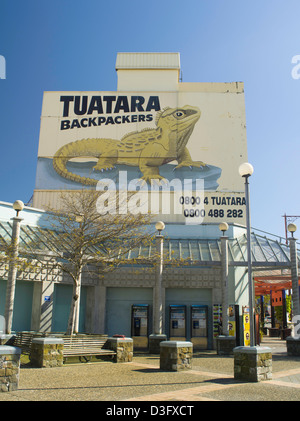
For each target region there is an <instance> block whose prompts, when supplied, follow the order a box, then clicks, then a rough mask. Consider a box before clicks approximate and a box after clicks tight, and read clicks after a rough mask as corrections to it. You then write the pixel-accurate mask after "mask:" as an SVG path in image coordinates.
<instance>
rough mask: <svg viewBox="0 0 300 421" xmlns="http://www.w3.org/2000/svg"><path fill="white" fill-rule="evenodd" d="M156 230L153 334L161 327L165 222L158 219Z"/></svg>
mask: <svg viewBox="0 0 300 421" xmlns="http://www.w3.org/2000/svg"><path fill="white" fill-rule="evenodd" d="M155 228H156V229H157V231H158V235H156V240H155V241H156V252H157V265H156V279H155V290H154V320H153V322H154V323H153V325H154V334H155V335H161V334H162V327H163V309H162V273H163V247H164V237H163V235H161V232H162V231H163V230H164V228H165V224H164V223H163V222H162V221H159V222H157V223H156V224H155Z"/></svg>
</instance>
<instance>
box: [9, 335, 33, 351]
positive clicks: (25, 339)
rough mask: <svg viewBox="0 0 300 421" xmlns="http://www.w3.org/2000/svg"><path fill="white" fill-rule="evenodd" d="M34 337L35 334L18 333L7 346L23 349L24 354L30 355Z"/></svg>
mask: <svg viewBox="0 0 300 421" xmlns="http://www.w3.org/2000/svg"><path fill="white" fill-rule="evenodd" d="M34 335H35V333H34V332H17V333H16V335H15V336H13V338H12V340H11V342H10V341H9V342H8V343H7V345H13V346H16V347H18V348H21V352H22V354H30V349H31V343H32V339H33V337H34Z"/></svg>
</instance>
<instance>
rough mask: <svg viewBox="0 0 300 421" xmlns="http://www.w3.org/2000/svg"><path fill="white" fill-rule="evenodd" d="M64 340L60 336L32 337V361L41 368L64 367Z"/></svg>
mask: <svg viewBox="0 0 300 421" xmlns="http://www.w3.org/2000/svg"><path fill="white" fill-rule="evenodd" d="M63 349H64V341H63V339H60V338H55V337H52V338H34V339H32V344H31V351H30V362H31V363H32V365H34V366H36V367H40V368H43V367H44V368H51V367H62V365H63Z"/></svg>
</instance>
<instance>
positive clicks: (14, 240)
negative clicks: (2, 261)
mask: <svg viewBox="0 0 300 421" xmlns="http://www.w3.org/2000/svg"><path fill="white" fill-rule="evenodd" d="M13 208H14V210H15V211H16V213H17V215H16V216H15V217H14V218H12V220H13V226H12V236H11V253H10V261H9V269H8V279H7V286H6V298H5V312H4V317H5V323H6V333H7V334H10V333H11V329H12V320H13V311H14V301H15V289H16V279H17V270H18V268H17V258H18V253H19V238H20V225H21V221H23V219H22V218H20V217H19V212H20V211H21V210H22V209H23V208H24V203H23V202H22V201H21V200H16V201H15V202H14V204H13Z"/></svg>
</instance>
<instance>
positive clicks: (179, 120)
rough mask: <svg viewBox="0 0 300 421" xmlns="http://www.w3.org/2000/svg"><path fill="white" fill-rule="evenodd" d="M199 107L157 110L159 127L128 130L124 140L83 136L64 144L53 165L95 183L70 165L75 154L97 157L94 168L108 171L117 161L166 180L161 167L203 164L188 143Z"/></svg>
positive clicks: (62, 173)
mask: <svg viewBox="0 0 300 421" xmlns="http://www.w3.org/2000/svg"><path fill="white" fill-rule="evenodd" d="M200 115H201V112H200V110H199V108H197V107H194V106H190V105H185V106H183V107H181V108H165V109H163V110H162V111H160V112H158V113H157V116H156V121H155V123H156V128H153V129H149V128H148V129H144V130H141V131H136V132H131V133H128V134H126V135H125V136H124V137H123V138H122V139H121V140H116V139H105V138H103V139H102V138H91V139H81V140H77V141H74V142H71V143H68V144H66V145H64V146H62V147H61V148H60V149H59V150H58V151H57V152H56V153H55V156H54V158H53V167H54V169H55V171H56V172H57V173H58V174H59V175H60V176H62V177H65V178H66V179H69V180H72V181H74V182H78V183H81V184H85V185H96V184H97V183H98V180H95V179H93V178H89V177H83V176H81V175H79V174H75V173H73V172H71V171H69V170H68V169H67V163H68V161H70V160H71V159H73V158H79V157H95V158H97V159H98V161H97V163H96V165H95V166H94V168H93V169H94V171H101V172H103V171H107V170H111V169H113V168H114V167H115V166H116V165H119V164H125V165H129V166H134V167H138V168H139V170H140V172H141V173H142V176H141V180H144V181H145V182H151V179H156V180H163V179H164V177H162V176H161V175H160V173H159V167H160V166H161V165H163V164H166V163H169V162H172V161H177V163H178V164H177V166H176V167H175V169H177V168H182V167H191V168H192V167H204V166H206V164H205V163H204V162H202V161H193V160H192V158H191V155H190V153H189V150H188V148H187V146H186V145H187V143H188V141H189V138H190V136H191V134H192V132H193V129H194V127H195V124H196V123H197V121H198V120H199V118H200Z"/></svg>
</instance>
